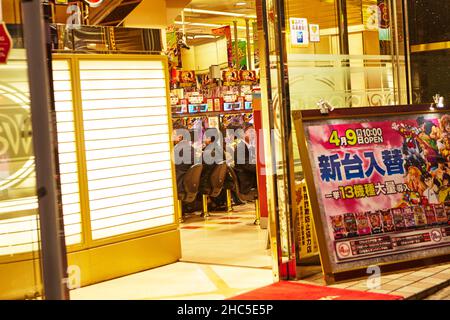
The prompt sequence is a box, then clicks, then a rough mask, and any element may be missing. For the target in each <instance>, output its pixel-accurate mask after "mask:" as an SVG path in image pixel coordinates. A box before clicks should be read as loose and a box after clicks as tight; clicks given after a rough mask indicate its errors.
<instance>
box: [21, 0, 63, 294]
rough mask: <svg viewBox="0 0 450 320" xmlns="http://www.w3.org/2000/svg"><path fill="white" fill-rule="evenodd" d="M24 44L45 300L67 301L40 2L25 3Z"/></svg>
mask: <svg viewBox="0 0 450 320" xmlns="http://www.w3.org/2000/svg"><path fill="white" fill-rule="evenodd" d="M22 15H23V21H24V25H23V28H24V41H25V47H26V49H27V50H26V51H27V59H28V77H29V83H30V98H31V99H30V100H31V102H30V107H31V121H32V128H33V147H34V153H35V163H36V186H37V196H38V202H39V219H40V236H41V249H42V252H41V257H42V270H43V280H44V297H45V299H49V300H64V299H66V297H67V291H66V290H67V287H66V286H65V285H64V282H65V274H66V270H65V268H64V263H63V261H64V254H65V245H63V244H64V239H61V237H63V236H62V235H63V234H64V233H63V232H62V230H61V225H60V221H59V217H58V204H57V192H56V179H55V176H56V171H55V155H54V153H53V145H54V141H53V135H52V126H51V117H50V89H49V75H48V69H47V63H46V59H47V53H46V41H45V34H46V33H45V26H44V18H43V9H42V5H41V1H40V0H23V2H22Z"/></svg>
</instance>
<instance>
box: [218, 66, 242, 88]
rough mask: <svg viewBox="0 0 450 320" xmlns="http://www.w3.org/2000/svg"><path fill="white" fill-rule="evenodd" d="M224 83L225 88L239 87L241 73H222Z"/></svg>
mask: <svg viewBox="0 0 450 320" xmlns="http://www.w3.org/2000/svg"><path fill="white" fill-rule="evenodd" d="M222 81H223V85H224V86H225V87H233V86H237V85H238V82H239V71H238V70H235V69H228V70H224V71H222Z"/></svg>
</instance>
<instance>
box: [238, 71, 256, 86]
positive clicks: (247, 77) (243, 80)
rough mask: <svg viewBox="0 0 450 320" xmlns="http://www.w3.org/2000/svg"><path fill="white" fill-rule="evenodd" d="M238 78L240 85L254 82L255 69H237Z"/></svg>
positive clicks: (249, 84) (248, 84)
mask: <svg viewBox="0 0 450 320" xmlns="http://www.w3.org/2000/svg"><path fill="white" fill-rule="evenodd" d="M239 78H240V84H241V86H251V85H254V84H256V82H257V79H256V71H250V70H241V71H239Z"/></svg>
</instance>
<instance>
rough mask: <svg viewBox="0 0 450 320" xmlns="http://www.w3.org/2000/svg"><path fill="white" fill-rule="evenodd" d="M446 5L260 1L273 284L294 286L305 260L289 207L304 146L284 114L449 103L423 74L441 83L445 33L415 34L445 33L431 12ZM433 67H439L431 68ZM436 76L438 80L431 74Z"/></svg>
mask: <svg viewBox="0 0 450 320" xmlns="http://www.w3.org/2000/svg"><path fill="white" fill-rule="evenodd" d="M444 2H445V1H443V2H442V1H441V3H440V4H435V2H433V4H431V3H430V1H419V2H418V3H412V2H409V1H386V0H385V1H380V0H378V1H377V0H374V1H351V0H336V1H319V0H317V1H290V0H267V1H260V2H259V6H258V16H260V17H262V19H261V20H259V31H260V36H261V35H264V39H263V40H264V41H265V48H264V49H265V54H264V55H263V57H262V59H264V60H265V61H266V63H265V64H264V63H262V65H266V66H267V68H266V69H265V70H262V74H263V73H264V74H265V77H266V83H267V88H266V90H267V91H266V98H267V100H266V105H267V106H268V109H267V113H266V118H265V127H267V128H270V129H271V130H273V131H274V134H272V136H273V138H272V141H271V149H270V150H271V151H270V152H268V153H267V154H266V157H269V158H270V157H271V161H272V166H271V168H272V170H273V171H272V173H271V174H272V176H271V177H273V179H268V181H269V188H268V189H269V190H270V191H271V192H272V193H271V194H272V195H273V196H270V195H269V197H268V199H273V200H268V201H269V207H270V208H271V211H274V212H275V211H276V212H277V214H276V216H275V217H274V218H275V220H272V221H273V223H276V224H277V230H278V238H277V244H278V245H277V252H278V253H279V256H278V265H279V271H280V278H281V279H295V278H296V277H297V276H298V271H299V269H298V268H297V267H298V266H299V265H301V264H302V260H305V258H307V257H305V256H302V255H301V254H300V253H301V249H302V245H301V244H300V243H301V241H302V239H301V238H299V234H301V230H300V229H301V228H303V227H302V225H301V223H300V224H299V219H302V216H301V214H302V212H301V209H300V210H299V209H298V208H299V207H298V200H296V198H298V194H296V191H297V190H298V185H299V184H300V182H301V181H304V178H305V173H304V168H303V166H302V162H301V160H300V152H301V148H302V147H303V146H304V145H303V144H300V143H299V142H301V141H298V140H297V133H296V130H295V126H294V122H293V117H292V113H293V112H295V111H297V112H299V111H301V110H311V109H318V108H320V107H321V106H323V102H325V103H327V105H328V106H332V108H331V109H336V108H357V107H374V108H376V107H379V106H396V105H408V104H413V103H416V104H417V103H428V104H429V103H430V102H433V96H434V95H435V94H440V95H444V96H446V97H445V98H447V97H448V85H445V84H444V83H445V82H443V81H436V80H432V79H431V78H433V77H432V76H431V77H430V76H427V71H428V72H429V71H431V70H433V72H432V74H436V75H438V76H439V79H443V78H445V77H448V62H447V63H445V62H444V59H445V58H443V57H444V56H448V48H447V47H446V45H447V44H448V33H446V32H445V31H443V32H442V34H441V33H440V32H436V34H433V33H431V32H430V31H425V33H424V32H423V31H419V30H421V27H422V26H424V25H425V24H426V23H425V21H430V20H432V21H436V24H439V25H440V26H442V27H443V28H444V29H445V28H447V29H445V30H448V26H447V24H448V23H444V22H443V21H442V19H445V18H443V17H445V14H444V13H442V12H439V10H436V8H434V9H433V8H432V7H434V5H436V6H438V7H441V8H445V10H443V11H444V12H448V4H447V3H444ZM425 8H427V10H425ZM424 12H428V13H427V14H428V15H427V17H425V16H426V14H425V13H424ZM411 29H412V30H411ZM425 30H427V28H425ZM428 30H429V29H428ZM437 34H440V35H437ZM435 41H439V43H433V42H435ZM417 43H421V44H417ZM446 48H447V49H446ZM261 50H262V49H261ZM425 51H426V52H425ZM435 58H437V59H439V60H438V61H440V65H439V66H436V65H434V63H433V62H432V59H435ZM419 61H420V62H419ZM425 61H427V63H424V62H425ZM427 67H428V68H429V69H427ZM441 67H443V68H444V71H439V69H440V68H441ZM425 69H427V71H425ZM445 70H447V71H445ZM264 71H265V72H264ZM428 74H429V73H428ZM431 93H432V94H431ZM263 96H264V94H263ZM266 141H270V140H269V139H267V140H266ZM299 146H301V147H300V148H299ZM305 170H306V169H305ZM271 202H273V203H271ZM299 211H300V212H299ZM318 232H321V231H318ZM316 253H317V252H316ZM322 263H323V262H322Z"/></svg>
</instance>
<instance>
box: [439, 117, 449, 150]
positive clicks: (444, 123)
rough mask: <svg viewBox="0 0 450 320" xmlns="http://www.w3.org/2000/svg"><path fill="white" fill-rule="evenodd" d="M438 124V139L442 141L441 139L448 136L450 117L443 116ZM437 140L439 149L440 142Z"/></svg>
mask: <svg viewBox="0 0 450 320" xmlns="http://www.w3.org/2000/svg"><path fill="white" fill-rule="evenodd" d="M439 122H440V130H441V132H440V137H439V138H440V139H442V138H445V137H448V136H450V115H448V114H445V115H443V116H442V118H441V120H440V121H439ZM439 138H438V139H437V142H438V149H440V148H439V140H440V139H439Z"/></svg>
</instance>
